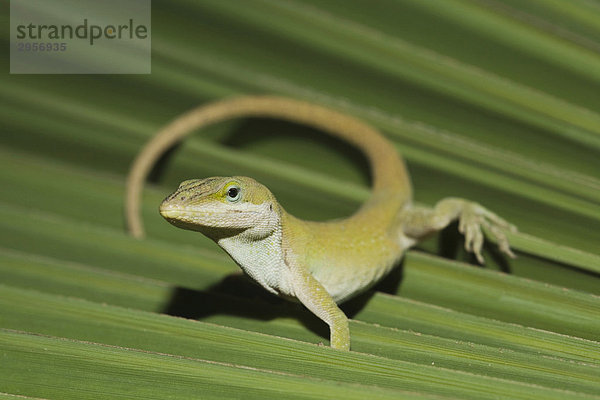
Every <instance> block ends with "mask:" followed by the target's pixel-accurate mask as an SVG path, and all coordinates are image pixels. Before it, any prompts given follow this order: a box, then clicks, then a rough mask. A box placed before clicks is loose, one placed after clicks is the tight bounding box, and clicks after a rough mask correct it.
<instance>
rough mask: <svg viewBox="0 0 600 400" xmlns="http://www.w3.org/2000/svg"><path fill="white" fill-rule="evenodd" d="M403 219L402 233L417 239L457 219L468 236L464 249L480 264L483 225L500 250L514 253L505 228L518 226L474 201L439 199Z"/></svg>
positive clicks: (406, 211)
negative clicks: (432, 206) (432, 205)
mask: <svg viewBox="0 0 600 400" xmlns="http://www.w3.org/2000/svg"><path fill="white" fill-rule="evenodd" d="M401 218H402V230H403V233H404V234H405V235H406V236H408V237H411V238H414V239H417V240H419V239H421V238H423V237H425V236H427V235H429V234H431V233H433V232H436V231H439V230H441V229H443V228H445V227H446V226H448V224H450V223H451V222H452V221H454V220H457V219H458V230H459V231H460V232H461V233H463V234H464V235H465V249H466V250H467V251H470V252H473V253H474V254H475V256H476V257H477V260H478V261H479V262H480V263H481V264H483V256H482V255H481V248H482V246H483V233H482V231H481V228H482V227H484V228H486V229H487V230H488V231H489V233H490V234H491V235H493V236H494V238H495V239H496V241H497V242H498V247H499V248H500V251H502V252H503V253H505V254H507V255H509V256H510V257H514V256H515V255H514V254H513V252H512V251H511V250H510V246H509V243H508V239H507V237H506V234H505V231H510V232H516V230H517V228H516V227H515V226H514V225H511V224H509V223H508V222H506V221H505V220H504V219H502V218H500V217H499V216H497V215H496V214H494V213H493V212H491V211H489V210H487V209H486V208H484V207H482V206H481V205H479V204H477V203H475V202H472V201H468V200H464V199H459V198H454V197H449V198H446V199H443V200H441V201H439V202H438V203H437V204H436V205H435V207H434V208H425V207H413V208H410V209H407V210H405V211H404V212H403V213H402V215H401Z"/></svg>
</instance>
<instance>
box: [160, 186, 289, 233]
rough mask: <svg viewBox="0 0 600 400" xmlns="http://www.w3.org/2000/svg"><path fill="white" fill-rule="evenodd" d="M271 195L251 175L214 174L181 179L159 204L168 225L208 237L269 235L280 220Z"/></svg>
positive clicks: (276, 206)
mask: <svg viewBox="0 0 600 400" xmlns="http://www.w3.org/2000/svg"><path fill="white" fill-rule="evenodd" d="M278 208H279V206H278V204H277V201H276V200H275V197H274V196H273V194H272V193H271V192H270V191H269V189H267V188H266V187H265V186H263V185H261V184H260V183H258V182H257V181H255V180H254V179H252V178H247V177H242V176H233V177H214V178H206V179H192V180H188V181H184V182H182V183H181V184H180V185H179V188H178V189H177V190H176V191H175V192H174V193H173V194H171V195H170V196H168V197H167V198H166V199H164V200H163V202H162V203H161V205H160V214H161V215H162V216H163V217H164V218H165V219H166V220H167V221H169V222H170V223H171V224H173V225H175V226H177V227H179V228H184V229H189V230H194V231H199V232H201V233H203V234H204V235H206V236H208V237H210V238H211V239H214V240H218V239H220V238H223V237H229V236H234V235H238V234H240V233H242V232H246V234H248V235H251V236H252V237H265V236H267V235H269V234H270V233H271V232H273V230H274V229H275V227H276V226H277V225H278V223H279V209H278Z"/></svg>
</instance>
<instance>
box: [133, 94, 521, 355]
mask: <svg viewBox="0 0 600 400" xmlns="http://www.w3.org/2000/svg"><path fill="white" fill-rule="evenodd" d="M254 116H260V117H273V118H281V119H285V120H289V121H293V122H298V123H303V124H307V125H310V126H312V127H314V128H317V129H319V130H322V131H324V132H327V133H329V134H331V135H333V136H337V137H339V138H341V139H343V140H345V141H347V142H349V143H351V144H353V145H355V146H356V147H358V148H359V149H360V150H362V151H363V152H364V153H365V155H366V156H367V158H368V159H369V162H370V165H371V170H372V171H371V172H372V180H373V190H372V194H371V196H370V198H369V199H368V200H367V202H365V203H364V204H363V206H362V207H361V208H360V209H359V210H358V211H357V212H356V213H355V214H354V215H352V216H350V217H348V218H346V219H342V220H337V221H331V222H311V221H303V220H300V219H298V218H295V217H294V216H292V215H290V214H289V213H287V212H286V211H285V210H284V209H283V207H282V206H281V205H280V204H279V203H278V202H277V200H276V199H275V196H273V194H272V193H271V192H270V191H269V189H267V188H266V187H265V186H263V185H261V184H260V183H258V182H256V181H255V180H254V179H252V178H247V177H213V178H207V179H196V180H189V181H185V182H183V183H182V184H181V185H180V186H179V188H178V189H177V191H175V192H174V193H173V194H172V195H170V196H169V197H167V198H166V199H165V200H164V201H163V202H162V204H161V206H160V213H161V215H162V216H163V217H164V218H165V219H166V220H167V221H169V222H170V223H172V224H173V225H175V226H178V227H180V228H184V229H189V230H195V231H199V232H201V233H202V234H204V235H206V236H208V237H209V238H211V239H213V240H214V241H215V242H216V243H217V244H218V245H219V246H221V247H222V248H223V249H224V250H225V251H226V252H227V253H228V254H229V255H230V256H231V257H232V258H233V259H234V260H235V261H236V263H237V264H238V265H239V266H240V267H241V268H242V269H243V270H244V272H246V273H247V274H248V275H249V276H250V277H251V278H253V279H254V280H256V281H257V282H258V283H259V284H260V285H262V286H263V287H264V288H265V289H266V290H268V291H270V292H271V293H274V294H277V295H280V296H284V297H289V298H296V299H298V300H299V301H300V302H302V303H303V304H304V305H305V306H306V307H307V308H308V309H309V310H311V311H312V312H313V313H314V314H315V315H317V316H318V317H319V318H321V319H322V320H323V321H325V322H326V323H327V324H328V325H329V326H330V332H331V346H332V347H334V348H338V349H343V350H348V349H349V348H350V334H349V330H348V319H347V318H346V316H345V315H344V313H343V312H342V311H341V310H340V309H339V307H338V306H337V303H339V302H342V301H344V300H347V299H349V298H350V297H352V296H354V295H356V294H358V293H360V292H362V291H364V290H366V289H367V288H369V287H370V286H372V285H373V284H375V283H376V282H377V281H378V280H379V279H380V278H382V277H383V276H385V275H386V274H387V273H388V272H389V271H390V269H391V268H392V267H393V266H394V265H395V264H396V263H397V262H398V261H399V260H400V259H401V258H402V255H403V253H404V251H405V250H406V249H408V248H409V247H411V246H412V245H414V244H415V243H417V242H418V241H419V240H420V239H422V238H424V237H426V236H428V235H430V234H431V233H433V232H435V231H438V230H440V229H443V228H444V227H446V226H447V225H448V224H449V223H450V222H452V221H453V220H456V219H458V220H459V230H460V231H461V232H462V233H464V234H465V248H466V249H467V250H469V251H472V252H473V253H474V254H475V255H476V257H477V259H478V260H479V261H480V262H483V258H482V256H481V248H482V245H483V239H484V238H483V234H482V231H481V227H485V228H487V229H488V230H489V232H490V233H491V234H492V235H494V236H495V238H496V240H497V241H498V244H499V247H500V250H501V251H503V252H504V253H506V254H507V255H509V256H511V257H512V256H513V254H512V252H511V251H510V248H509V245H508V240H507V239H506V236H505V234H504V231H506V230H512V231H514V230H515V229H516V228H514V227H513V226H512V225H510V224H508V223H507V222H506V221H504V220H503V219H501V218H500V217H498V216H496V215H495V214H493V213H492V212H490V211H488V210H486V209H485V208H483V207H482V206H480V205H478V204H477V203H473V202H470V201H468V200H463V199H457V198H447V199H444V200H441V201H440V202H439V203H437V204H436V206H435V207H433V208H424V207H415V206H413V205H412V189H411V184H410V179H409V176H408V173H407V171H406V167H405V165H404V162H403V161H402V160H401V159H400V158H399V156H398V153H397V152H396V151H395V149H394V147H393V146H392V145H391V144H390V143H389V142H388V141H387V140H386V139H385V138H384V137H383V136H382V135H381V134H380V133H378V132H377V131H376V130H374V129H373V128H371V127H370V126H368V125H366V124H364V123H363V122H361V121H359V120H357V119H354V118H352V117H349V116H347V115H344V114H340V113H337V112H335V111H332V110H328V109H326V108H323V107H320V106H316V105H313V104H310V103H305V102H301V101H296V100H291V99H286V98H281V97H272V96H257V97H242V98H237V99H232V100H225V101H221V102H216V103H212V104H209V105H206V106H201V107H199V108H197V109H195V110H192V111H190V112H188V113H186V114H184V115H182V116H181V117H179V118H177V119H176V120H175V121H174V122H172V123H171V124H169V125H168V126H167V127H165V128H164V129H163V130H162V131H161V132H159V133H158V134H157V135H156V136H155V137H154V138H153V139H152V140H151V141H150V142H149V143H148V144H147V145H146V147H145V148H144V149H143V150H142V152H141V153H140V155H139V156H138V158H137V159H136V161H135V163H134V166H133V167H132V169H131V172H130V175H129V180H128V186H127V199H126V211H127V214H126V217H127V221H128V227H129V230H130V232H131V234H132V235H134V236H136V237H141V236H143V227H142V223H141V220H140V217H139V198H140V194H141V190H142V186H143V183H144V180H145V178H146V176H147V175H148V172H149V170H150V169H151V167H152V165H153V164H154V163H155V162H156V160H157V159H158V158H159V157H160V155H161V154H162V153H163V152H164V151H166V150H167V149H168V148H170V147H171V146H172V145H173V144H175V143H177V142H178V141H180V140H182V139H183V138H184V137H185V136H186V135H188V134H190V133H191V132H192V131H194V130H195V129H198V128H200V127H202V126H205V125H208V124H212V123H216V122H219V121H222V120H227V119H231V118H238V117H254Z"/></svg>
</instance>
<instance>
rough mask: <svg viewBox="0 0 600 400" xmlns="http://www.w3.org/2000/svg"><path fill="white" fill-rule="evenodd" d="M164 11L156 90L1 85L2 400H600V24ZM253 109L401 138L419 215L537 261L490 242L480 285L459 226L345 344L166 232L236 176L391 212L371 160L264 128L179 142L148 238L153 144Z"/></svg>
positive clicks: (414, 3) (244, 6)
mask: <svg viewBox="0 0 600 400" xmlns="http://www.w3.org/2000/svg"><path fill="white" fill-rule="evenodd" d="M0 9H1V10H2V12H1V13H0V18H1V19H2V22H3V23H4V24H5V25H7V26H8V24H9V5H8V4H2V5H1V6H0ZM152 15H153V25H152V28H153V29H152V31H153V32H152V33H153V35H152V36H153V37H152V50H153V61H152V74H151V75H148V76H145V75H70V76H60V75H8V74H5V75H4V76H3V77H2V78H1V79H2V82H1V83H0V99H1V101H2V107H0V119H1V120H2V125H1V126H0V130H1V132H2V133H1V136H0V139H1V147H0V187H2V190H1V191H0V398H7V399H10V398H15V397H14V396H17V395H22V396H25V398H46V399H69V398H77V399H81V398H94V399H101V398H107V399H113V398H124V399H125V398H126V399H131V398H161V399H162V398H182V399H189V398H261V399H262V398H272V397H279V398H286V399H287V398H298V399H300V398H319V399H324V398H331V399H339V398H348V399H350V398H394V399H397V398H423V399H426V398H461V399H466V398H490V399H491V398H511V399H512V398H514V399H553V398H556V399H569V398H574V399H576V398H600V380H598V377H599V376H600V298H599V297H598V296H599V295H600V246H599V243H600V233H599V232H600V173H599V171H600V22H599V21H600V4H598V3H597V2H596V1H592V0H586V1H584V0H577V1H565V0H547V1H546V0H543V1H542V0H531V1H527V2H522V1H516V0H431V1H420V0H400V1H394V0H380V1H377V2H367V1H358V0H356V1H345V0H331V1H320V0H319V1H317V0H303V1H300V0H277V1H276V0H252V1H246V2H242V1H218V0H202V1H191V0H174V1H169V2H166V1H158V0H155V1H154V2H153V9H152ZM2 38H3V41H4V42H5V43H8V41H9V38H8V36H7V32H5V33H4V35H3V36H2ZM6 62H7V61H4V63H5V66H6V68H5V71H8V66H7V65H6ZM249 93H275V94H281V95H286V96H291V97H295V98H300V99H304V100H308V101H312V102H315V103H319V104H323V105H326V106H329V107H331V108H335V109H338V110H340V111H343V112H346V113H349V114H352V115H355V116H357V117H359V118H361V119H364V120H366V121H368V122H369V123H371V124H373V125H374V126H376V127H378V128H379V129H380V130H381V131H382V132H383V133H384V134H385V135H386V136H387V137H388V138H389V139H390V140H391V141H392V142H393V143H394V145H395V146H396V147H397V149H398V151H399V152H401V153H402V154H403V155H404V157H405V158H406V160H407V163H408V167H409V169H410V172H411V176H412V179H413V184H414V186H415V196H416V201H418V202H420V203H423V204H433V203H435V202H436V201H437V200H438V199H440V198H442V197H446V196H460V197H465V198H469V199H472V200H475V201H477V202H479V203H482V204H484V205H485V206H486V207H488V208H490V209H492V210H494V211H495V212H497V213H498V214H499V215H501V216H503V217H504V218H506V219H507V220H509V221H511V222H512V223H514V224H515V225H517V226H518V227H519V233H517V234H514V235H511V243H512V245H513V247H514V248H515V249H516V251H517V255H518V258H517V259H516V260H507V259H504V258H503V257H501V256H499V255H498V252H497V251H496V250H495V246H494V245H493V244H490V245H489V246H487V247H486V248H485V254H484V256H485V258H486V265H485V266H484V267H479V266H477V265H476V264H475V263H473V260H472V258H471V257H470V256H469V255H468V254H466V253H465V252H464V251H463V250H462V245H461V238H460V236H459V235H456V234H454V231H453V229H448V230H446V231H444V232H443V233H441V234H440V235H438V236H436V237H434V238H432V239H430V240H428V241H427V242H425V243H423V244H421V245H420V246H419V248H418V249H415V250H412V251H410V252H409V253H408V254H407V256H406V258H405V260H404V262H403V263H402V265H401V266H400V267H399V269H398V270H397V271H396V273H394V274H392V276H390V277H389V278H387V279H386V280H385V281H384V282H382V284H380V285H379V286H377V287H376V290H374V291H372V292H369V293H367V294H365V295H364V296H361V297H360V298H358V299H356V300H353V301H351V302H349V303H348V304H346V305H344V310H345V311H346V312H347V313H348V314H349V315H351V316H352V322H351V334H352V340H353V342H352V345H353V350H354V351H352V352H350V353H343V352H339V351H334V350H332V349H330V348H329V347H327V346H326V345H327V343H328V342H327V330H326V329H325V327H324V326H323V325H322V324H321V322H320V321H319V320H317V319H316V318H315V317H314V316H312V315H311V314H310V313H309V312H307V311H305V310H303V309H302V308H301V307H300V306H298V305H295V304H291V303H286V302H283V301H279V300H278V299H276V298H274V297H271V296H269V295H267V294H265V293H262V292H261V291H260V290H259V289H255V288H254V287H253V286H252V285H250V284H248V283H247V282H246V281H245V280H243V279H242V278H240V277H239V275H238V271H239V269H238V268H237V267H236V266H235V265H234V264H233V262H232V261H231V260H229V258H228V257H227V256H226V255H225V254H224V253H223V252H222V251H221V250H220V249H218V248H217V247H216V246H215V245H214V244H213V243H212V242H210V241H208V240H207V239H205V238H204V237H202V236H201V235H198V234H194V233H192V232H186V231H180V230H176V229H173V228H172V227H171V226H170V225H168V224H166V223H165V222H164V221H163V220H162V219H161V218H160V216H159V215H158V213H157V206H158V204H159V202H160V201H161V199H162V198H163V197H164V196H165V195H166V194H168V193H169V192H170V190H172V189H173V188H174V187H176V185H177V184H178V183H179V181H181V180H183V179H188V178H196V177H206V176H211V175H233V174H240V175H249V176H253V177H255V178H257V179H258V180H260V181H261V182H263V183H265V184H266V185H267V186H269V188H271V189H272V190H273V192H274V193H275V195H276V196H277V197H278V199H279V201H280V202H281V203H282V204H283V205H284V206H285V207H286V209H287V210H289V211H290V212H291V213H293V214H295V215H297V216H299V217H302V218H307V219H313V220H325V219H330V218H337V217H342V216H346V215H349V214H350V213H352V212H353V211H354V210H356V209H357V208H358V207H359V205H360V203H361V202H362V201H363V200H364V199H365V198H366V196H368V193H369V186H368V185H369V181H368V169H367V166H366V165H365V163H364V160H363V159H362V158H361V156H360V154H358V153H357V152H356V151H355V150H354V149H351V148H349V147H347V146H345V145H343V144H341V143H339V142H337V141H334V140H329V139H327V138H323V136H322V135H320V134H319V133H317V132H313V131H311V130H310V129H307V128H305V127H301V126H296V125H292V124H288V123H283V122H281V121H270V120H262V119H259V120H254V119H251V120H241V121H231V122H229V123H224V124H220V125H218V126H214V127H210V128H209V129H207V130H206V131H203V132H202V133H201V134H198V135H196V136H194V137H193V138H191V139H190V140H188V141H186V142H185V143H184V144H183V145H182V146H181V147H180V148H178V149H177V151H176V152H175V153H174V154H173V155H172V156H171V157H170V158H169V159H167V160H165V162H163V163H162V164H161V166H160V168H158V169H157V170H156V171H155V173H154V174H153V181H152V182H151V183H150V184H149V185H148V187H147V188H146V191H145V193H144V200H143V213H144V220H145V222H146V224H147V229H148V238H147V239H146V240H144V241H137V240H134V239H131V238H130V237H128V236H127V235H126V234H125V232H124V226H123V218H122V201H123V195H124V182H125V176H126V173H127V170H128V168H129V165H130V163H131V161H132V160H133V158H134V156H135V154H136V153H137V152H138V151H139V149H140V148H141V146H142V145H143V144H144V143H145V142H146V141H147V140H148V139H149V138H150V137H151V136H152V134H153V133H154V132H155V131H156V130H157V129H158V128H160V127H161V126H162V125H164V124H165V123H167V122H168V121H169V120H170V119H172V118H173V117H175V116H176V115H178V114H180V113H181V112H183V111H185V110H188V109H190V108H192V107H194V106H196V105H198V104H199V103H202V102H205V101H209V100H214V99H218V98H223V97H227V96H234V95H237V94H249ZM180 317H185V318H180ZM319 343H323V344H325V346H319V345H317V344H319Z"/></svg>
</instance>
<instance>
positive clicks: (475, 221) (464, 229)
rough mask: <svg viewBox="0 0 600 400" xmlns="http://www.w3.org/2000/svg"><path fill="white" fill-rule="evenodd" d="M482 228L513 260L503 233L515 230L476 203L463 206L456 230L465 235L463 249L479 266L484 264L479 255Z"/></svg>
mask: <svg viewBox="0 0 600 400" xmlns="http://www.w3.org/2000/svg"><path fill="white" fill-rule="evenodd" d="M482 227H483V228H484V229H485V230H487V231H488V232H489V233H490V234H491V235H492V236H493V237H494V238H495V239H496V242H497V243H498V247H499V248H500V251H501V252H502V253H504V254H507V255H508V256H509V257H511V258H515V255H514V253H513V252H512V251H511V250H510V245H509V243H508V238H507V237H506V234H505V232H506V231H509V232H516V231H517V228H516V227H515V226H514V225H512V224H510V223H508V222H507V221H505V220H504V219H502V218H500V217H499V216H497V215H496V214H494V213H493V212H491V211H489V210H487V209H485V208H483V207H482V206H480V205H479V204H477V203H467V204H465V205H464V207H463V209H462V212H461V213H460V216H459V224H458V230H459V232H460V233H462V234H464V235H465V249H466V250H467V251H469V252H472V253H473V254H475V257H477V261H479V263H480V264H483V263H484V260H483V256H482V255H481V248H482V247H483V232H482V231H481V228H482Z"/></svg>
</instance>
